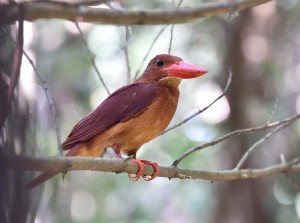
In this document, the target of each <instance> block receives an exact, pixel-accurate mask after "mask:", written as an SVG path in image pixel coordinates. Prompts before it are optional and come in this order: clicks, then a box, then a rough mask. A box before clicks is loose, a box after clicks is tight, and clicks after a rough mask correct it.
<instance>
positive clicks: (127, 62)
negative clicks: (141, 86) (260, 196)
mask: <svg viewBox="0 0 300 223" xmlns="http://www.w3.org/2000/svg"><path fill="white" fill-rule="evenodd" d="M125 39H126V43H125V47H124V52H125V58H126V66H127V83H128V84H129V83H130V82H131V69H130V62H129V52H128V48H129V40H130V31H129V27H128V26H126V27H125Z"/></svg>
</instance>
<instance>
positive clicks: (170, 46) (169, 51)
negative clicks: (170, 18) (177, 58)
mask: <svg viewBox="0 0 300 223" xmlns="http://www.w3.org/2000/svg"><path fill="white" fill-rule="evenodd" d="M182 2H183V0H180V1H179V2H178V4H177V6H176V8H179V7H180V5H181V4H182ZM172 3H173V5H174V6H175V0H173V2H172ZM174 26H175V24H174V23H173V24H172V25H171V30H170V43H169V49H168V54H171V49H172V43H173V33H174Z"/></svg>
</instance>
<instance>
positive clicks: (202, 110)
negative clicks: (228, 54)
mask: <svg viewBox="0 0 300 223" xmlns="http://www.w3.org/2000/svg"><path fill="white" fill-rule="evenodd" d="M228 73H229V75H228V78H227V83H226V86H225V88H224V91H223V92H222V94H221V95H220V96H218V97H217V98H216V99H215V100H214V101H213V102H211V103H210V104H209V105H207V106H206V107H204V108H202V109H199V110H198V111H197V112H195V113H194V114H192V115H190V116H189V117H187V118H186V119H184V120H183V121H181V122H179V123H177V124H175V125H173V126H172V127H170V128H168V129H166V130H165V131H164V132H163V133H162V135H163V134H165V133H167V132H169V131H171V130H173V129H175V128H177V127H179V126H181V125H183V124H184V123H186V122H188V121H189V120H191V119H193V118H194V117H196V116H197V115H199V114H200V113H202V112H204V111H205V110H207V109H208V108H210V107H211V106H212V105H213V104H214V103H216V102H217V101H218V100H220V99H221V98H222V97H224V96H225V95H226V93H227V91H228V89H229V86H230V84H231V81H232V70H231V68H229V69H228Z"/></svg>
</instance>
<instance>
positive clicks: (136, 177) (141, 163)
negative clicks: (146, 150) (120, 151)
mask: <svg viewBox="0 0 300 223" xmlns="http://www.w3.org/2000/svg"><path fill="white" fill-rule="evenodd" d="M131 162H134V163H136V164H137V165H139V170H138V172H136V174H135V176H134V177H133V176H131V173H129V174H128V177H129V179H130V180H132V181H137V180H138V179H140V177H141V175H142V173H143V172H144V169H145V164H144V163H143V162H142V161H141V160H137V159H132V160H131Z"/></svg>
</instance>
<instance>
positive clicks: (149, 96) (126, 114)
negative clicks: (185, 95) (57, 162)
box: [63, 83, 163, 149]
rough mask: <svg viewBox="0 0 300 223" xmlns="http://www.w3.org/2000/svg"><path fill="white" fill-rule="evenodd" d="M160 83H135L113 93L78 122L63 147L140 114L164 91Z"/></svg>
mask: <svg viewBox="0 0 300 223" xmlns="http://www.w3.org/2000/svg"><path fill="white" fill-rule="evenodd" d="M162 91H163V89H162V88H161V87H160V86H159V85H158V84H149V83H134V84H131V85H128V86H125V87H122V88H120V89H119V90H117V91H115V92H114V93H113V94H111V95H110V96H109V97H108V98H107V99H106V100H104V101H103V102H102V104H100V105H99V106H98V107H97V108H96V109H95V110H94V111H92V112H91V113H89V114H88V115H87V116H86V117H85V118H83V119H82V120H81V121H80V122H78V123H77V124H76V125H75V126H74V128H73V129H72V131H71V133H70V134H69V136H68V138H67V139H66V141H65V142H64V143H63V147H64V148H65V149H68V147H70V146H72V145H74V144H76V143H80V142H85V141H87V140H89V139H90V138H92V137H93V136H95V135H97V134H99V133H101V132H103V131H104V130H106V129H108V128H109V127H111V126H113V125H115V124H117V123H120V122H125V121H126V120H128V119H130V118H132V117H134V116H136V115H138V114H140V113H141V112H143V111H144V110H146V109H147V108H148V107H149V105H151V104H152V102H153V101H154V100H155V99H156V98H157V97H158V96H159V95H160V94H161V93H162Z"/></svg>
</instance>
